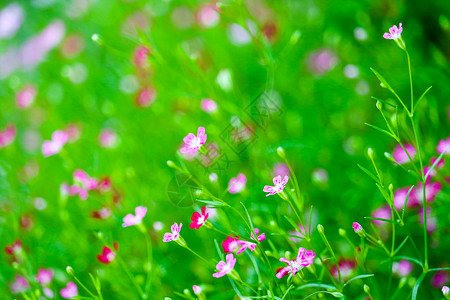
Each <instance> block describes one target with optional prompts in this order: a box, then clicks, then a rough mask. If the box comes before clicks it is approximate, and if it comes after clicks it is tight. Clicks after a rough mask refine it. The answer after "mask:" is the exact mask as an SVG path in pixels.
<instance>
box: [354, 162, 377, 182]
mask: <svg viewBox="0 0 450 300" xmlns="http://www.w3.org/2000/svg"><path fill="white" fill-rule="evenodd" d="M357 165H358V167H359V168H360V169H361V170H362V171H363V172H364V173H366V174H367V175H369V176H370V177H371V178H372V179H373V180H375V181H376V182H378V178H377V176H375V175H374V174H372V172H370V171H369V170H367V169H366V168H364V167H363V166H361V165H360V164H357Z"/></svg>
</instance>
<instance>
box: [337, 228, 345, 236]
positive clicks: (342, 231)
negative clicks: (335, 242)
mask: <svg viewBox="0 0 450 300" xmlns="http://www.w3.org/2000/svg"><path fill="white" fill-rule="evenodd" d="M339 235H340V236H342V237H344V236H346V235H347V231H345V229H343V228H339Z"/></svg>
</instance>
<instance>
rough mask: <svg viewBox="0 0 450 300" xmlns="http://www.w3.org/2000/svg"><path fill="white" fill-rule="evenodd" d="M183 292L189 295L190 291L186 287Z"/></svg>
mask: <svg viewBox="0 0 450 300" xmlns="http://www.w3.org/2000/svg"><path fill="white" fill-rule="evenodd" d="M183 294H185V295H186V296H190V295H191V292H190V291H189V290H188V289H184V290H183Z"/></svg>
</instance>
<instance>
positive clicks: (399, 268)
mask: <svg viewBox="0 0 450 300" xmlns="http://www.w3.org/2000/svg"><path fill="white" fill-rule="evenodd" d="M413 267H414V266H413V264H412V263H411V262H410V261H408V260H406V259H402V260H400V261H398V262H394V263H393V264H392V272H393V273H395V274H397V275H398V276H400V277H407V276H408V275H409V274H411V272H412V270H413Z"/></svg>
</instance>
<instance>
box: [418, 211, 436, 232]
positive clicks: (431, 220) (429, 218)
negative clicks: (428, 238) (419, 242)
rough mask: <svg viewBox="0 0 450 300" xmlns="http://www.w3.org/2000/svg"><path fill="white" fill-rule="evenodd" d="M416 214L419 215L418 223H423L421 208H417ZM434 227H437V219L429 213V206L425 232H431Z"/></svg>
mask: <svg viewBox="0 0 450 300" xmlns="http://www.w3.org/2000/svg"><path fill="white" fill-rule="evenodd" d="M418 215H419V224H422V225H423V223H424V215H423V208H421V209H420V210H419V212H418ZM436 229H437V219H436V217H435V216H434V215H433V214H432V213H431V208H430V207H427V232H428V233H433V232H434V231H435V230H436Z"/></svg>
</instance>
